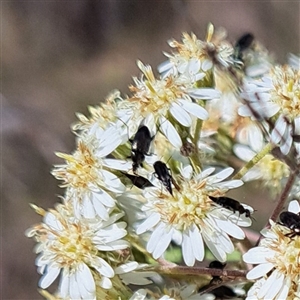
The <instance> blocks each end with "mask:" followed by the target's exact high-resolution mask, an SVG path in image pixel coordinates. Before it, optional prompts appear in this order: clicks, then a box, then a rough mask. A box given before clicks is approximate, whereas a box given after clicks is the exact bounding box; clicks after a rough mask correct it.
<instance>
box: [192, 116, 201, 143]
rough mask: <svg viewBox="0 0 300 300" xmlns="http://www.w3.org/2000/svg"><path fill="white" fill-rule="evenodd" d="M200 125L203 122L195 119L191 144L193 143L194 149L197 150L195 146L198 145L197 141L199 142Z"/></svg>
mask: <svg viewBox="0 0 300 300" xmlns="http://www.w3.org/2000/svg"><path fill="white" fill-rule="evenodd" d="M202 124H203V121H202V120H200V119H197V123H196V128H195V133H194V138H193V143H194V145H195V147H196V148H197V144H198V141H199V138H200V133H201V129H202Z"/></svg>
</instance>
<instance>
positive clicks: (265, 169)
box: [258, 154, 289, 188]
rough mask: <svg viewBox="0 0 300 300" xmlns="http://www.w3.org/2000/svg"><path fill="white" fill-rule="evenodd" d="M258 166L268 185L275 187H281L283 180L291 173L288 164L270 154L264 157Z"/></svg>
mask: <svg viewBox="0 0 300 300" xmlns="http://www.w3.org/2000/svg"><path fill="white" fill-rule="evenodd" d="M258 166H259V168H260V173H261V174H262V178H263V180H264V181H265V182H266V185H270V186H272V187H274V188H280V187H281V180H282V179H283V178H284V177H288V175H289V168H288V167H287V165H286V164H284V163H283V162H281V161H280V160H278V159H274V157H273V156H272V155H270V154H267V155H266V156H265V157H264V158H262V160H261V161H260V162H259V164H258Z"/></svg>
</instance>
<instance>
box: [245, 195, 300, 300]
mask: <svg viewBox="0 0 300 300" xmlns="http://www.w3.org/2000/svg"><path fill="white" fill-rule="evenodd" d="M288 210H289V211H290V212H293V213H295V214H297V213H299V212H300V206H299V203H298V201H296V200H294V201H292V202H290V204H289V208H288ZM270 223H271V228H270V229H266V230H263V231H262V234H263V236H264V239H263V240H262V241H261V242H260V245H259V246H258V247H255V248H252V249H250V250H249V251H248V252H247V253H245V254H244V256H243V259H244V261H245V262H246V263H251V264H258V265H257V266H256V267H254V268H253V269H252V270H251V271H250V272H249V273H248V274H247V278H248V279H259V278H261V279H259V280H258V281H257V282H256V283H255V284H254V285H253V286H252V288H251V289H250V290H249V292H248V298H247V299H270V300H271V299H295V297H296V296H297V297H299V295H300V294H299V288H298V287H299V284H300V274H299V268H300V262H299V256H300V237H299V235H297V234H295V235H293V236H291V235H290V234H291V230H290V229H289V228H288V227H285V226H283V225H280V224H276V223H274V222H272V221H271V220H270ZM250 296H251V297H250Z"/></svg>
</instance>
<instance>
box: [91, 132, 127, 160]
mask: <svg viewBox="0 0 300 300" xmlns="http://www.w3.org/2000/svg"><path fill="white" fill-rule="evenodd" d="M99 142H100V145H99V147H98V149H97V155H99V156H100V157H104V156H107V155H108V154H110V153H111V152H112V151H114V150H115V149H116V148H117V147H118V146H119V145H120V144H121V142H122V137H121V134H120V133H119V132H118V131H117V130H116V129H114V128H112V127H111V128H109V129H108V130H106V131H105V132H104V133H103V134H102V135H101V137H100V141H99Z"/></svg>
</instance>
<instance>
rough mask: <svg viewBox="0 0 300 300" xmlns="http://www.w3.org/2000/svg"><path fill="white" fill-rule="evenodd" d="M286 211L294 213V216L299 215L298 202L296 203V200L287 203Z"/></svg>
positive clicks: (299, 207)
mask: <svg viewBox="0 0 300 300" xmlns="http://www.w3.org/2000/svg"><path fill="white" fill-rule="evenodd" d="M288 211H290V212H293V213H295V214H297V213H299V212H300V205H299V202H298V201H297V200H292V201H291V202H290V203H289V208H288Z"/></svg>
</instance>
